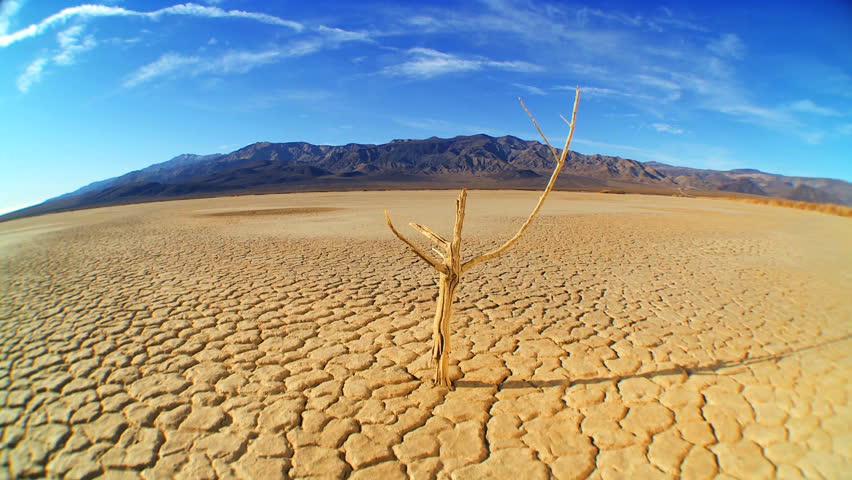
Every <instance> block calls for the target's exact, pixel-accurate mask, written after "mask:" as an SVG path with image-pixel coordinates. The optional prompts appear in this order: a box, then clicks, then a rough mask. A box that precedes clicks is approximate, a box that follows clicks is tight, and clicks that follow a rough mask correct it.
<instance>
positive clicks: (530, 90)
mask: <svg viewBox="0 0 852 480" xmlns="http://www.w3.org/2000/svg"><path fill="white" fill-rule="evenodd" d="M512 86H513V87H517V88H520V89H521V90H526V91H527V93H529V94H530V95H547V92H545V91H544V90H542V89H540V88H538V87H536V86H533V85H524V84H523V83H513V84H512Z"/></svg>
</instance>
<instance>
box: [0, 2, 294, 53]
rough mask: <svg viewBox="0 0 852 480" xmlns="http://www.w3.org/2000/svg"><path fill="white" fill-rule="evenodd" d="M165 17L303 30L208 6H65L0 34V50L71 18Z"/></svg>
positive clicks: (268, 18)
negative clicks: (142, 9) (146, 9)
mask: <svg viewBox="0 0 852 480" xmlns="http://www.w3.org/2000/svg"><path fill="white" fill-rule="evenodd" d="M167 15H184V16H193V17H207V18H243V19H248V20H254V21H257V22H261V23H266V24H270V25H278V26H282V27H288V28H290V29H293V30H295V31H302V30H303V29H304V28H305V27H304V26H303V25H302V24H301V23H299V22H295V21H292V20H286V19H283V18H280V17H276V16H274V15H268V14H265V13H257V12H247V11H243V10H223V9H221V8H219V7H209V6H204V5H197V4H194V3H184V4H180V5H174V6H171V7H165V8H161V9H159V10H154V11H152V12H140V11H136V10H129V9H126V8H122V7H112V6H108V5H79V6H76V7H68V8H65V9H62V10H60V11H59V12H57V13H54V14H53V15H51V16H49V17H47V18H45V19H44V20H42V21H41V22H39V23H36V24H32V25H30V26H28V27H26V28H23V29H21V30H18V31H17V32H14V33H9V34H3V35H0V47H7V46H9V45H11V44H13V43H15V42H19V41H21V40H24V39H27V38H30V37H35V36H37V35H41V34H43V33H44V32H46V31H47V30H49V29H50V28H52V27H54V26H56V25H60V24H62V23H65V22H66V21H68V20H69V19H71V18H92V17H115V16H123V17H127V16H134V17H144V18H150V19H152V20H156V19H159V18H161V17H164V16H167Z"/></svg>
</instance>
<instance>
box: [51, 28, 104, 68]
mask: <svg viewBox="0 0 852 480" xmlns="http://www.w3.org/2000/svg"><path fill="white" fill-rule="evenodd" d="M83 30H84V27H83V26H82V25H75V26H73V27H70V28H68V29H67V30H63V31H61V32H59V34H58V35H56V39H57V41H58V42H59V47H60V49H61V50H60V51H59V53H57V54H56V55H55V56H54V57H53V61H54V62H55V63H57V64H59V65H72V64H73V63H74V61H75V60H76V57H77V55H79V54H81V53H83V52H86V51H88V50H91V49H93V48H95V47H96V46H97V45H98V42H97V41H95V38H94V37H93V36H92V35H87V36H86V37H85V38H82V39H81V38H80V36H81V35H82V34H83Z"/></svg>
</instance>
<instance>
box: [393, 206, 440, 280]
mask: <svg viewBox="0 0 852 480" xmlns="http://www.w3.org/2000/svg"><path fill="white" fill-rule="evenodd" d="M385 219H386V220H387V222H388V227H390V229H391V231H392V232H393V234H394V235H396V237H397V238H399V239H400V240H402V241H403V242H405V244H406V245H408V246H409V248H411V250H412V251H413V252H414V253H415V254H416V255H417V256H418V257H420V259H421V260H423V261H424V262H426V263H428V264H429V265H431V266H432V268H434V269H435V270H437V271H439V272H440V273H447V267H446V266H445V265H444V264H442V263H439V262H438V261H437V260H435V259H434V258H432V257H430V256H429V255H427V254H426V253H425V252H423V251H422V250H420V249H419V248H417V246H416V245H414V244H413V243H412V242H411V240H409V239H407V238H405V237H404V236H403V235H402V234H401V233H399V232H398V231H397V230H396V228H395V227H394V226H393V222H391V219H390V215H388V211H387V210H385Z"/></svg>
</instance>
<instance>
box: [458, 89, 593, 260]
mask: <svg viewBox="0 0 852 480" xmlns="http://www.w3.org/2000/svg"><path fill="white" fill-rule="evenodd" d="M579 103H580V87H577V93H576V94H575V96H574V110H573V112H572V113H571V122H569V125H571V128H570V130H569V131H568V137H567V138H566V139H565V148H563V149H562V154H561V155H560V156H559V157H558V158H557V160H556V168H555V169H554V170H553V174H552V175H551V176H550V181H549V182H547V187H545V189H544V192H543V193H542V194H541V197H540V198H539V199H538V203H537V204H536V206H535V208H534V209H533V211H532V213H531V214H530V216H529V218H527V221H525V222H524V224H523V225H521V228H520V230H518V233H516V234H515V236H513V237H512V238H510V239H509V240H508V241H507V242H506V243H504V244H503V245H502V246H500V247H499V248H497V249H495V250H492V251H490V252H488V253H485V254H482V255H480V256H478V257H474V258H472V259H470V260H468V261H466V262H464V263H463V264H462V272H465V271H467V270H469V269H470V268H471V267H473V266H474V265H477V264H479V263H481V262H485V261H487V260H490V259H492V258H494V257H496V256H498V255H500V254H501V253H503V252H505V251H506V250H508V249H509V247H511V246H512V245H514V244H515V242H517V241H518V239H519V238H521V235H522V234H523V233H524V231H525V230H526V229H527V227H529V226H530V224H531V223H532V221H533V219H534V218H535V216H536V215H537V214H538V211H539V210H541V206H542V205H544V200H545V199H546V198H547V194H548V193H550V191H551V190H552V189H553V186H554V185H555V184H556V177H558V176H559V172H561V171H562V167H564V166H565V159H566V158H567V157H568V147H569V146H570V145H571V139H572V138H574V125H575V124H576V120H577V105H578V104H579ZM521 105H523V102H521ZM524 110H527V108H526V105H524ZM527 114H528V115H529V116H530V118H531V119H532V120H533V124H534V125H535V127H536V129H537V130H538V133H540V134H541V136H542V138H544V141H545V143H547V145H548V146H550V142H549V141H548V140H547V138H546V137H545V136H544V133H542V131H541V129H539V128H538V123H537V122H536V121H535V118H534V117H533V116H532V114H531V113H530V112H529V110H527ZM550 148H551V152H552V153H553V154H554V156H556V151H555V150H553V147H550Z"/></svg>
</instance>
